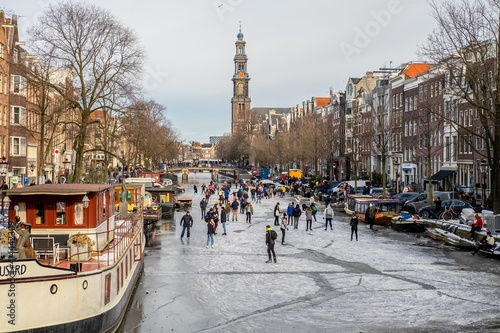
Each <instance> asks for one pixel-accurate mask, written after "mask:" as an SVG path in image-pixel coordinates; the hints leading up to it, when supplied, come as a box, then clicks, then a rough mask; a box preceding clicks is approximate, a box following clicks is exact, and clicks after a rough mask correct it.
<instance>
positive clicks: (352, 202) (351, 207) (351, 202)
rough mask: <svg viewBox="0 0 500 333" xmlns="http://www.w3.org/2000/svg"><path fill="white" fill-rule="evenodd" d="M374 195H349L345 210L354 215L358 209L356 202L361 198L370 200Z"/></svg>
mask: <svg viewBox="0 0 500 333" xmlns="http://www.w3.org/2000/svg"><path fill="white" fill-rule="evenodd" d="M370 199H372V197H370V196H368V195H361V194H352V195H348V196H347V198H346V202H345V204H344V211H345V213H346V214H348V215H352V214H353V213H354V212H355V211H356V202H357V201H360V200H370Z"/></svg>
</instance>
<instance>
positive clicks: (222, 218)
mask: <svg viewBox="0 0 500 333" xmlns="http://www.w3.org/2000/svg"><path fill="white" fill-rule="evenodd" d="M226 221H227V212H226V210H225V209H221V210H220V223H222V229H224V233H223V234H222V235H223V236H226V235H227V233H226Z"/></svg>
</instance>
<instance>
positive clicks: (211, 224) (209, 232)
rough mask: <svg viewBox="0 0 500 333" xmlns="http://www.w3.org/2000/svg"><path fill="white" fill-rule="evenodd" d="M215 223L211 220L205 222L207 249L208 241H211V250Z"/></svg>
mask: <svg viewBox="0 0 500 333" xmlns="http://www.w3.org/2000/svg"><path fill="white" fill-rule="evenodd" d="M214 234H215V223H214V220H213V219H210V220H209V221H208V222H207V249H208V245H209V244H210V241H212V249H213V248H214Z"/></svg>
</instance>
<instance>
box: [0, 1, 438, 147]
mask: <svg viewBox="0 0 500 333" xmlns="http://www.w3.org/2000/svg"><path fill="white" fill-rule="evenodd" d="M89 2H91V3H96V4H99V5H100V6H102V7H104V8H106V9H109V10H110V11H111V12H112V13H113V14H114V15H115V16H116V17H118V18H119V19H120V20H121V21H122V22H123V23H124V24H125V25H127V26H130V27H132V28H133V29H134V30H135V31H136V33H137V35H138V37H139V39H140V40H141V42H142V44H143V46H144V48H145V50H146V53H147V57H148V58H147V67H146V76H145V77H146V80H145V85H144V86H145V90H146V94H147V96H148V97H150V98H152V99H154V100H156V101H157V102H158V103H160V104H163V105H164V106H165V107H166V108H167V118H168V119H170V120H171V122H172V124H173V126H174V127H175V128H176V129H177V130H178V131H179V133H180V136H181V139H182V140H183V141H185V142H188V141H201V142H208V138H209V136H212V135H223V134H224V133H228V132H230V124H231V97H232V81H231V78H232V75H233V73H234V64H233V58H234V55H235V45H234V43H235V41H236V39H237V38H236V35H237V33H238V29H239V21H241V25H242V32H243V34H244V36H245V38H244V40H245V41H246V42H247V46H246V53H247V55H248V58H249V60H248V73H249V75H250V77H251V81H250V97H251V99H252V107H291V106H294V105H296V104H299V103H302V101H305V100H308V99H310V98H311V97H313V96H320V97H321V96H325V97H326V96H327V95H328V94H327V92H328V90H329V89H330V87H331V88H333V90H335V91H339V90H344V89H345V84H346V81H347V79H348V78H349V77H361V76H363V74H365V73H366V72H367V71H373V70H377V69H378V68H380V67H387V66H389V65H390V62H391V61H392V65H393V66H398V65H400V64H401V63H404V62H409V61H417V60H419V59H418V57H417V55H416V51H417V49H418V46H419V45H421V44H423V43H424V42H425V40H426V39H427V36H428V35H429V34H430V33H431V32H432V29H433V28H434V27H435V21H434V19H433V18H432V17H431V9H430V7H429V6H428V4H427V3H426V2H425V1H423V0H413V1H412V0H390V1H378V0H357V1H345V0H141V1H136V0H135V1H131V0H100V1H99V0H92V1H89ZM48 3H49V1H48V0H36V1H31V0H23V1H20V0H2V1H1V3H0V8H2V9H3V10H4V11H6V12H7V16H8V17H10V16H11V15H12V14H13V13H14V14H17V15H18V16H19V17H20V18H19V25H20V30H21V40H25V39H27V36H26V32H25V31H26V27H27V26H29V25H30V24H31V22H33V20H34V17H36V16H37V15H40V14H41V12H42V11H43V9H44V8H45V7H46V6H47V4H48ZM27 47H28V46H27ZM28 48H29V47H28Z"/></svg>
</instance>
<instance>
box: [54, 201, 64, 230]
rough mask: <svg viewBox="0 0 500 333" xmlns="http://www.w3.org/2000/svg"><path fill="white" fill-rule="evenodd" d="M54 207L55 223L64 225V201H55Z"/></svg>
mask: <svg viewBox="0 0 500 333" xmlns="http://www.w3.org/2000/svg"><path fill="white" fill-rule="evenodd" d="M56 208H57V213H56V214H57V215H56V224H59V225H66V203H65V202H57V203H56Z"/></svg>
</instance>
